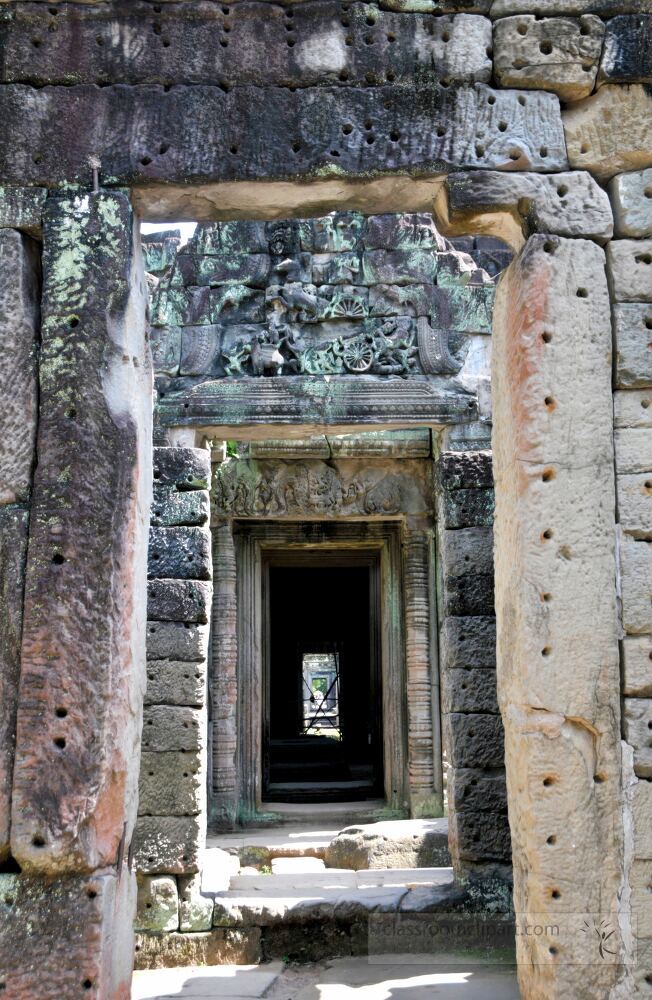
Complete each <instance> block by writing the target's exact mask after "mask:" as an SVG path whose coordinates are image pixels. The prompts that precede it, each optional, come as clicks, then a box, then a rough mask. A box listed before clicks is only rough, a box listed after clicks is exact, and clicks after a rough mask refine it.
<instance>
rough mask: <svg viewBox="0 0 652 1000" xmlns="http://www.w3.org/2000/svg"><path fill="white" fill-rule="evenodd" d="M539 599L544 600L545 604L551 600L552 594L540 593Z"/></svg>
mask: <svg viewBox="0 0 652 1000" xmlns="http://www.w3.org/2000/svg"><path fill="white" fill-rule="evenodd" d="M541 600H542V601H545V602H546V604H548V603H549V602H550V601H551V600H552V594H548V593H546V594H542V595H541Z"/></svg>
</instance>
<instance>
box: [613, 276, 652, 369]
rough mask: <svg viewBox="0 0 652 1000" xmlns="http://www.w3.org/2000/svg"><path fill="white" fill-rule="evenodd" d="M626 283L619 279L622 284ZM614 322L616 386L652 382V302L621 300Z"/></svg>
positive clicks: (614, 309) (615, 309) (614, 314)
mask: <svg viewBox="0 0 652 1000" xmlns="http://www.w3.org/2000/svg"><path fill="white" fill-rule="evenodd" d="M651 276H652V275H651ZM626 282H627V279H626V278H625V282H620V284H621V287H622V285H623V283H626ZM613 321H614V347H615V355H616V385H618V386H620V387H622V388H625V389H632V388H638V387H644V386H649V385H652V351H651V350H650V346H649V345H650V342H651V341H652V302H651V303H649V304H648V303H639V302H619V303H617V304H616V305H614V307H613Z"/></svg>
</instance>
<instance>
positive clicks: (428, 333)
mask: <svg viewBox="0 0 652 1000" xmlns="http://www.w3.org/2000/svg"><path fill="white" fill-rule="evenodd" d="M417 343H418V345H419V361H420V362H421V367H422V368H423V371H424V373H425V374H426V375H454V374H455V373H456V372H458V371H459V369H460V365H459V362H457V361H456V360H455V358H454V357H453V355H452V354H451V353H450V351H449V350H448V335H447V332H446V331H445V330H434V329H433V328H432V327H431V325H430V322H429V320H428V317H427V316H419V317H418V318H417Z"/></svg>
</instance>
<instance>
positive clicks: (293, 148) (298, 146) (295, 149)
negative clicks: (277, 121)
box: [292, 142, 301, 153]
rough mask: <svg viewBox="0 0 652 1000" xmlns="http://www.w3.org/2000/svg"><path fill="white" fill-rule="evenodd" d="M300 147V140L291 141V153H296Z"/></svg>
mask: <svg viewBox="0 0 652 1000" xmlns="http://www.w3.org/2000/svg"><path fill="white" fill-rule="evenodd" d="M300 149H301V143H300V142H293V143H292V152H293V153H298V152H299V150H300Z"/></svg>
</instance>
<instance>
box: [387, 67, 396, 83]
mask: <svg viewBox="0 0 652 1000" xmlns="http://www.w3.org/2000/svg"><path fill="white" fill-rule="evenodd" d="M395 79H396V73H392V71H391V70H390V71H389V73H388V74H387V82H388V83H393V82H394V80H395Z"/></svg>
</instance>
